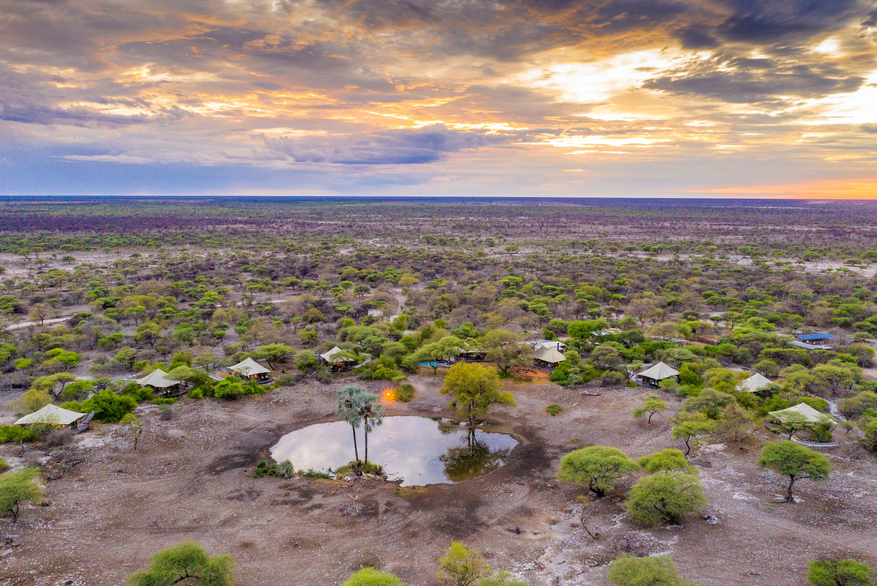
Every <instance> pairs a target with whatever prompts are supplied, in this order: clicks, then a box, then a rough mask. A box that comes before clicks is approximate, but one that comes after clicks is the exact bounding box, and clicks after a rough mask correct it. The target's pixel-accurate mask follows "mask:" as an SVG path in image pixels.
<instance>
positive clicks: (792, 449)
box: [758, 440, 831, 503]
mask: <svg viewBox="0 0 877 586" xmlns="http://www.w3.org/2000/svg"><path fill="white" fill-rule="evenodd" d="M758 465H759V466H761V467H762V468H769V469H771V470H773V471H774V472H776V473H777V474H780V475H782V476H788V477H789V485H788V488H787V489H786V498H785V501H786V502H787V503H790V502H794V496H793V495H792V488H793V487H794V486H795V483H796V482H797V481H798V480H801V479H805V478H806V479H810V480H812V481H814V482H820V481H822V480H826V479H827V478H828V475H829V474H830V473H831V462H829V461H828V458H826V457H825V456H823V455H822V454H819V453H817V452H814V451H813V450H811V449H810V448H805V447H804V446H802V445H799V444H796V443H795V442H793V441H789V440H784V441H781V442H771V443H769V444H766V445H765V446H764V447H763V448H762V449H761V457H760V458H759V459H758Z"/></svg>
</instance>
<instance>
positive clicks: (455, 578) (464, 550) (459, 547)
mask: <svg viewBox="0 0 877 586" xmlns="http://www.w3.org/2000/svg"><path fill="white" fill-rule="evenodd" d="M439 566H440V567H441V570H439V572H438V578H439V579H440V580H441V581H442V582H443V583H445V584H449V585H452V586H471V585H472V584H475V583H476V582H477V581H478V580H479V579H480V578H485V577H487V576H489V575H490V566H488V565H487V562H485V561H484V558H483V557H481V553H480V552H479V551H478V550H477V549H475V548H474V547H473V548H471V549H470V548H468V547H466V546H465V545H464V544H463V543H461V542H459V541H454V542H452V543H451V546H450V547H449V548H448V549H446V550H445V555H444V556H443V557H442V558H440V559H439Z"/></svg>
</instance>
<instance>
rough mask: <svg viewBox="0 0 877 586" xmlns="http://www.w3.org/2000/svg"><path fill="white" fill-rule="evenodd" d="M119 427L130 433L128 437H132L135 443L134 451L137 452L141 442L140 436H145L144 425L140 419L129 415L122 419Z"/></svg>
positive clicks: (131, 414)
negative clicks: (138, 443)
mask: <svg viewBox="0 0 877 586" xmlns="http://www.w3.org/2000/svg"><path fill="white" fill-rule="evenodd" d="M119 425H120V426H121V427H122V429H125V430H126V431H127V432H128V435H130V436H131V441H132V442H133V444H134V450H135V451H136V450H137V442H138V441H140V436H141V435H143V424H142V423H141V422H140V418H139V417H137V416H136V415H134V414H133V413H128V414H126V415H125V416H124V417H122V419H121V421H119Z"/></svg>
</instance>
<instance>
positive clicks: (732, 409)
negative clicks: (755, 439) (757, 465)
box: [715, 403, 756, 443]
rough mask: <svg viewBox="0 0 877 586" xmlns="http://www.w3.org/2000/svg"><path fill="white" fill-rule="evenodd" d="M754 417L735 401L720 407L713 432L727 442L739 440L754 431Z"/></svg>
mask: <svg viewBox="0 0 877 586" xmlns="http://www.w3.org/2000/svg"><path fill="white" fill-rule="evenodd" d="M755 425H756V423H755V417H754V416H753V415H752V413H750V412H749V411H747V410H746V409H745V408H743V407H741V406H740V405H738V404H737V403H731V404H730V405H727V406H725V408H724V409H722V413H721V416H720V417H719V421H718V423H717V424H716V428H715V432H716V434H717V435H719V436H720V437H722V438H724V439H725V440H726V441H729V442H735V443H736V442H740V441H743V440H745V439H747V438H749V437H751V436H752V434H753V433H755Z"/></svg>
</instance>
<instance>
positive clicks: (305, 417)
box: [0, 375, 877, 586]
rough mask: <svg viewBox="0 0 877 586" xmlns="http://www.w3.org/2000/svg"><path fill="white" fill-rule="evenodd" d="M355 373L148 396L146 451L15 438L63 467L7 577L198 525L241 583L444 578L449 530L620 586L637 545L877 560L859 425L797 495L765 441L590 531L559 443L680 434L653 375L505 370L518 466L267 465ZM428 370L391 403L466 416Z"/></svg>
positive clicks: (43, 571)
mask: <svg viewBox="0 0 877 586" xmlns="http://www.w3.org/2000/svg"><path fill="white" fill-rule="evenodd" d="M344 382H345V381H342V380H338V381H336V382H335V383H333V384H331V385H320V384H317V383H308V384H302V385H299V386H296V387H292V388H283V389H278V390H275V391H271V392H269V393H268V394H266V395H263V396H260V397H253V398H247V399H243V400H239V401H235V402H218V401H212V400H205V401H198V402H195V401H191V400H188V399H183V400H182V401H181V402H180V403H178V404H177V405H175V412H176V416H175V417H174V418H173V419H170V420H163V419H162V418H161V417H160V416H159V412H158V410H157V409H156V408H155V407H152V406H144V407H141V412H139V413H138V414H139V415H141V417H142V418H143V420H144V422H145V425H146V429H147V431H146V433H144V436H143V438H142V439H141V445H140V447H139V448H138V449H137V450H136V451H134V450H133V449H132V447H131V443H130V440H129V439H128V438H127V437H125V436H124V435H123V434H122V433H121V431H120V430H119V429H118V428H117V426H113V425H98V426H96V427H95V430H94V431H92V432H90V433H87V434H84V435H81V436H78V437H77V438H76V439H75V440H74V441H73V442H72V443H70V444H68V445H67V446H64V447H61V448H52V449H51V450H49V449H45V448H41V447H35V448H33V447H27V446H25V447H24V448H21V447H18V446H9V445H5V446H0V457H2V458H4V459H6V460H7V461H9V462H10V463H12V464H14V465H21V464H23V463H34V462H42V463H44V464H45V466H46V469H47V470H48V471H49V473H48V476H49V481H48V482H47V484H46V498H47V503H46V506H37V507H28V508H27V509H26V510H24V511H23V513H22V519H21V521H20V522H19V523H18V525H16V526H12V525H11V524H9V525H6V521H3V523H4V525H3V531H4V533H5V534H6V535H7V546H6V547H5V549H4V550H3V551H2V557H0V584H3V585H9V586H24V585H46V586H48V585H61V584H74V585H116V584H123V583H124V581H125V578H126V577H127V576H128V575H130V574H131V573H132V572H134V571H135V570H137V569H139V568H141V567H143V566H144V565H145V563H146V560H147V558H148V557H149V556H150V555H151V554H152V553H154V552H155V551H157V550H159V549H161V548H163V547H167V546H170V545H174V544H176V543H178V542H180V541H183V540H187V539H194V540H196V541H198V542H199V543H201V544H202V545H203V546H204V547H205V548H206V549H207V550H208V551H210V552H211V553H229V554H232V555H233V556H234V557H235V559H236V560H237V583H238V584H240V585H242V586H256V585H276V584H296V585H299V584H300V585H327V586H328V585H334V584H340V583H342V582H343V580H344V579H346V577H347V576H349V575H350V574H351V573H352V572H353V571H355V570H357V569H358V568H360V567H362V566H363V565H374V566H376V567H379V568H380V569H384V570H386V571H390V572H394V573H396V574H398V575H399V576H401V577H402V578H403V579H404V580H405V582H406V583H408V584H411V585H413V586H421V585H424V586H425V585H432V584H435V583H437V582H436V579H435V573H436V570H437V569H438V563H437V560H438V558H439V557H440V556H441V554H442V550H444V549H445V548H446V547H447V546H448V545H449V544H450V542H451V541H452V540H462V541H464V542H466V543H467V544H468V545H471V546H476V547H478V548H479V549H481V551H482V552H483V553H484V554H485V556H486V557H487V558H488V559H489V561H490V563H491V564H492V565H493V566H494V567H497V568H505V569H509V570H511V571H513V572H514V573H516V574H518V575H520V576H522V577H524V578H526V579H527V580H528V581H529V583H530V584H532V585H533V586H543V585H545V586H547V585H558V586H560V585H564V586H566V585H594V586H605V585H606V584H607V582H606V565H607V564H608V562H610V561H611V560H612V559H614V558H615V557H617V556H618V555H619V554H621V553H625V552H630V553H635V554H638V555H645V554H653V553H661V552H666V553H669V554H671V555H672V556H673V558H674V559H675V560H676V561H677V563H678V564H679V567H680V570H681V571H682V572H683V573H684V574H685V576H686V577H687V578H688V579H689V580H691V581H694V582H699V583H702V584H704V585H705V586H734V585H739V586H744V585H745V586H752V585H770V586H803V585H804V584H805V579H804V576H805V574H806V564H807V562H808V561H809V560H812V559H814V558H816V557H820V556H831V555H840V556H844V557H856V558H859V559H861V560H864V561H868V562H870V563H872V564H874V565H877V531H875V525H877V460H875V458H874V457H873V456H868V455H867V454H865V453H864V452H863V451H862V450H861V449H860V448H858V447H856V446H854V445H851V444H846V443H845V442H844V441H841V442H840V446H839V447H837V448H830V449H827V450H825V452H826V453H827V454H828V455H829V456H830V457H831V459H832V463H833V464H834V467H835V472H834V474H833V475H832V477H831V479H830V480H829V481H828V482H827V483H825V484H821V485H816V484H813V483H808V482H806V481H804V482H801V483H800V485H799V487H800V488H799V489H798V491H799V492H798V494H799V496H800V502H799V503H797V504H793V505H790V504H779V503H777V502H775V497H777V495H779V494H780V493H781V491H782V488H783V487H782V481H781V479H780V478H779V477H776V476H775V475H773V474H772V473H769V472H765V471H763V470H761V469H759V468H758V467H757V466H756V464H755V461H756V460H757V456H758V449H759V442H758V441H752V442H751V443H748V444H746V445H743V446H733V445H724V444H709V445H706V446H703V447H701V448H700V449H699V450H698V451H697V452H696V453H695V454H693V457H692V463H693V464H695V465H696V466H697V467H698V469H699V471H700V475H701V477H702V478H703V480H704V483H705V485H706V488H707V493H708V498H709V502H710V505H709V509H708V510H707V511H704V514H705V515H708V516H709V517H710V519H709V520H703V519H701V518H699V517H697V516H693V517H690V518H688V519H687V521H686V523H685V525H684V526H682V527H671V528H661V529H654V530H641V529H638V528H636V527H635V526H633V525H632V524H631V523H630V522H629V521H627V520H626V519H625V516H624V509H623V506H622V501H623V498H622V495H623V493H624V492H625V491H626V489H627V488H628V487H629V486H630V485H631V484H632V483H633V481H634V480H635V478H628V479H626V480H625V481H624V482H622V483H621V484H620V486H619V487H618V490H617V491H616V495H613V496H609V497H607V498H605V499H603V500H601V501H599V502H596V503H593V504H591V505H590V507H589V514H590V517H589V518H588V520H587V527H588V529H590V530H591V531H592V532H598V533H599V537H598V538H597V539H593V538H591V537H590V536H589V535H588V533H587V532H586V531H585V530H584V529H583V528H582V527H581V518H580V517H581V516H580V511H581V505H580V504H578V502H577V497H578V496H580V495H582V494H583V491H582V490H581V489H580V488H578V487H575V486H570V485H566V484H564V483H560V482H558V481H557V480H556V479H555V477H554V474H555V471H556V469H557V466H558V461H559V459H560V457H561V456H562V455H563V454H564V453H566V452H567V451H569V450H572V449H575V448H577V447H583V446H586V445H589V444H603V445H613V446H617V447H619V448H621V449H623V450H625V451H626V452H627V453H628V454H629V455H631V456H632V457H635V458H636V457H640V456H642V455H645V454H648V453H651V452H653V451H656V450H660V449H663V448H666V447H679V446H678V444H677V442H674V441H673V440H672V439H671V438H670V433H669V430H670V424H669V422H668V420H667V418H666V417H663V416H658V417H656V418H655V419H654V420H653V423H652V424H651V425H647V424H646V423H645V421H635V420H633V419H632V417H631V411H632V409H633V407H634V406H635V405H637V404H639V403H640V402H641V400H642V397H643V396H644V395H645V394H646V392H645V391H644V390H643V389H640V388H636V389H627V388H611V389H605V388H593V389H588V391H589V392H598V393H600V395H599V396H583V395H582V393H581V391H577V390H568V389H562V388H560V387H557V386H556V385H554V384H551V383H547V382H543V381H540V382H532V383H525V382H508V383H507V384H508V386H509V387H510V390H513V391H514V392H515V395H516V398H517V402H518V407H517V408H501V409H495V410H494V411H492V412H491V414H490V418H491V419H492V420H494V421H495V422H497V423H498V424H499V430H500V431H504V432H506V433H511V434H514V435H515V436H516V437H517V438H518V439H519V441H520V445H519V446H518V447H516V448H515V449H514V451H513V452H512V455H511V457H510V460H509V462H508V464H507V465H506V466H504V467H503V468H501V469H499V470H498V471H496V472H494V473H491V474H489V475H487V476H484V477H481V478H477V479H474V480H470V481H467V482H464V483H461V484H457V485H432V486H428V487H419V488H414V487H412V488H404V489H398V488H397V485H396V484H393V483H380V482H367V483H362V482H344V481H330V480H311V479H306V478H294V479H291V480H282V479H279V478H274V477H268V478H258V479H256V478H253V477H252V471H253V468H254V466H255V464H256V462H257V461H258V460H260V459H266V458H267V457H268V450H269V448H270V447H271V446H272V445H273V444H274V443H275V442H276V441H277V439H278V438H279V437H280V436H281V435H283V434H284V433H287V432H289V431H292V430H295V429H298V428H301V427H304V426H306V425H309V424H312V423H315V422H323V421H329V420H334V419H335V415H334V410H335V399H334V392H335V390H336V389H337V388H339V387H340V386H341V385H342V384H344ZM413 382H414V384H415V386H416V387H417V389H418V395H417V397H416V398H415V399H414V401H412V402H411V403H408V404H402V403H393V404H389V405H388V406H387V414H388V415H427V416H449V415H451V413H449V412H448V411H447V410H446V409H445V403H446V398H445V397H443V396H441V395H440V394H439V393H438V388H439V386H440V376H439V377H433V376H431V375H423V376H419V377H414V379H413ZM375 390H379V386H375ZM668 400H669V401H670V402H671V404H672V406H673V409H675V408H678V401H675V400H672V399H668ZM552 403H556V404H558V405H561V406H563V407H564V411H563V412H562V413H561V414H560V415H558V416H556V417H551V416H549V415H547V414H546V413H545V412H544V408H545V407H546V406H547V405H549V404H552ZM671 411H672V409H671ZM763 434H764V435H763V437H762V438H761V439H769V437H770V436H769V434H768V433H767V432H766V431H764V432H763ZM841 439H842V438H841Z"/></svg>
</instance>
